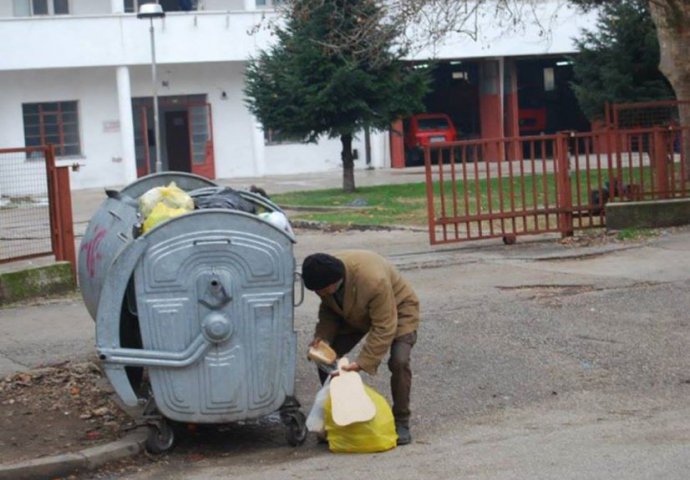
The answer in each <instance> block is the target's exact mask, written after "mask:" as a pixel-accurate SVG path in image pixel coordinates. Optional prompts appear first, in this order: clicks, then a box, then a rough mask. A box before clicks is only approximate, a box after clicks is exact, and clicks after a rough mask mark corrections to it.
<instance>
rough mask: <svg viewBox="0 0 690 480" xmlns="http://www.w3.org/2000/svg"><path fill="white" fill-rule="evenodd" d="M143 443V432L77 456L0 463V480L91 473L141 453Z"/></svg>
mask: <svg viewBox="0 0 690 480" xmlns="http://www.w3.org/2000/svg"><path fill="white" fill-rule="evenodd" d="M145 441H146V432H145V431H136V432H134V433H131V434H129V435H127V436H126V437H124V438H121V439H120V440H116V441H114V442H111V443H106V444H105V445H99V446H97V447H91V448H87V449H84V450H81V451H80V452H77V453H65V454H60V455H54V456H52V457H44V458H38V459H36V460H27V461H25V462H20V463H12V464H0V480H10V479H12V480H40V479H45V478H55V477H61V476H66V475H70V474H72V473H76V472H80V471H86V470H94V469H96V468H98V467H100V466H102V465H104V464H106V463H108V462H112V461H115V460H121V459H123V458H127V457H132V456H134V455H137V454H139V453H141V452H142V451H143V449H144V442H145Z"/></svg>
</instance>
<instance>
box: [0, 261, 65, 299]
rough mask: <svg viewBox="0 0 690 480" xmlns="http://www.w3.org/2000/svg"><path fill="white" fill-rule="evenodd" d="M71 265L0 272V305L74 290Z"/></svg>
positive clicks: (57, 264) (51, 265)
mask: <svg viewBox="0 0 690 480" xmlns="http://www.w3.org/2000/svg"><path fill="white" fill-rule="evenodd" d="M74 288H75V286H74V280H73V274H72V265H70V263H69V262H57V263H52V264H50V265H43V266H39V267H33V268H28V269H24V270H17V271H9V272H1V273H0V305H5V304H8V303H13V302H17V301H20V300H25V299H27V298H32V297H38V296H44V295H53V294H62V293H67V292H71V291H74Z"/></svg>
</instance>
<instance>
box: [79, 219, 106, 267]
mask: <svg viewBox="0 0 690 480" xmlns="http://www.w3.org/2000/svg"><path fill="white" fill-rule="evenodd" d="M95 232H96V233H95V234H94V236H93V238H92V239H91V240H89V241H88V242H86V243H84V244H82V246H81V250H82V251H85V252H86V270H87V271H88V272H89V278H93V277H94V276H95V275H96V264H97V263H98V262H99V261H100V260H101V258H102V256H101V253H100V251H99V249H98V247H99V245H100V244H101V241H102V240H103V238H104V237H105V234H106V232H107V230H106V229H105V228H101V227H96V230H95Z"/></svg>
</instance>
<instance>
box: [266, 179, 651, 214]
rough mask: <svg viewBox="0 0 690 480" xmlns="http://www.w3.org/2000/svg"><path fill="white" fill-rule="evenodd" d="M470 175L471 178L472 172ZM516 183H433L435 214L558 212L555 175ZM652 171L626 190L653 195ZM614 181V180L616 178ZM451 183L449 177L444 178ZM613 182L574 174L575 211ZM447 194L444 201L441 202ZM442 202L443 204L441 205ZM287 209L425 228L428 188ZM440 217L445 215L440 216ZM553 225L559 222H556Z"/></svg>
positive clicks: (342, 196)
mask: <svg viewBox="0 0 690 480" xmlns="http://www.w3.org/2000/svg"><path fill="white" fill-rule="evenodd" d="M468 173H469V172H468ZM513 174H514V176H513V177H512V178H510V177H506V176H505V172H504V176H503V177H502V178H501V177H499V178H496V177H494V178H491V179H489V180H487V179H486V178H481V179H474V178H469V177H468V179H467V181H463V178H462V175H461V174H460V173H457V174H456V179H455V180H456V181H455V183H456V187H455V193H454V192H453V183H454V182H452V181H450V180H447V181H444V182H443V183H440V182H438V181H437V182H435V183H434V211H435V215H436V217H439V216H469V215H476V214H486V213H496V212H499V211H504V212H510V211H522V210H523V209H526V210H531V209H534V208H542V207H545V206H548V207H552V208H553V207H555V206H556V197H557V191H556V179H555V176H554V174H553V173H536V172H535V174H534V175H532V174H528V172H525V176H524V177H520V176H519V175H518V172H517V171H515V172H513ZM651 175H652V174H651V171H650V169H649V167H642V168H633V169H626V170H625V172H624V173H623V175H622V182H621V183H622V184H623V185H627V184H638V185H640V184H641V185H642V186H643V187H644V189H645V190H649V189H650V187H651V185H652V184H653V178H652V176H651ZM614 176H615V174H614ZM446 178H448V176H446ZM608 179H609V172H608V171H606V170H601V171H599V170H595V169H592V170H590V171H589V172H587V171H581V172H580V173H579V175H576V174H574V173H573V174H571V194H572V201H573V205H583V206H586V205H588V204H589V203H590V193H589V192H592V191H594V190H599V189H600V188H601V186H603V185H604V184H605V182H606V181H607V180H608ZM441 189H443V196H441ZM441 198H443V199H444V202H443V203H442V202H441ZM273 200H274V201H276V202H277V203H278V204H279V205H281V206H283V207H287V208H288V209H289V207H291V206H299V207H301V208H302V209H306V210H300V211H297V212H296V213H292V215H291V218H292V219H293V220H294V219H300V220H312V221H319V222H327V223H332V224H361V225H408V226H409V225H412V226H426V225H427V197H426V184H425V183H423V182H422V183H408V184H402V185H383V186H375V187H362V188H358V189H357V190H356V192H355V193H352V194H347V193H343V191H342V190H340V189H329V190H314V191H301V192H294V193H286V194H279V195H275V196H274V197H273ZM309 207H317V208H327V207H330V208H332V210H330V211H316V210H314V211H309V210H308V208H309ZM442 212H444V213H445V215H442ZM554 221H555V220H554Z"/></svg>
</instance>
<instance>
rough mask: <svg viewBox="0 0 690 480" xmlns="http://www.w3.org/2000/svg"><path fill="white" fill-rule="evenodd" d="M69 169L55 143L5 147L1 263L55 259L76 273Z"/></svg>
mask: <svg viewBox="0 0 690 480" xmlns="http://www.w3.org/2000/svg"><path fill="white" fill-rule="evenodd" d="M68 169H69V167H57V166H56V165H55V150H54V147H53V146H52V145H48V146H42V147H30V148H5V149H0V263H9V262H14V261H18V260H25V259H31V258H37V257H43V256H47V255H54V256H55V259H56V260H57V261H68V262H70V263H71V264H72V271H73V272H76V255H75V248H74V226H73V221H72V198H71V193H70V183H69V170H68ZM75 278H76V277H75Z"/></svg>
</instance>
